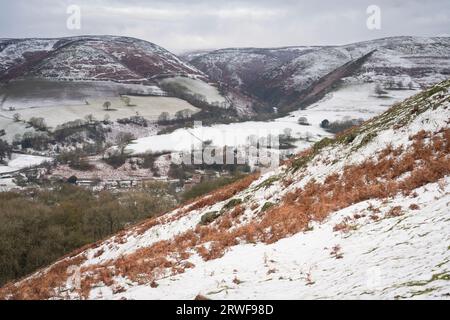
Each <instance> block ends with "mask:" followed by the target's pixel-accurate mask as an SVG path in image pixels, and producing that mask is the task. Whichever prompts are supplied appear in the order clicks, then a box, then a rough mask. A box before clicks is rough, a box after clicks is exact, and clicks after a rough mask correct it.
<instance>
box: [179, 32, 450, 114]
mask: <svg viewBox="0 0 450 320" xmlns="http://www.w3.org/2000/svg"><path fill="white" fill-rule="evenodd" d="M449 52H450V38H448V37H447V38H445V37H441V38H439V37H434V38H421V37H392V38H384V39H377V40H371V41H365V42H359V43H354V44H349V45H342V46H313V47H288V48H231V49H220V50H215V51H210V52H206V53H201V52H200V53H196V54H192V55H190V54H186V55H184V58H185V59H186V60H187V61H189V62H190V63H191V64H192V65H194V66H196V67H197V68H198V69H200V70H202V71H203V72H204V73H206V74H207V75H209V77H210V78H211V79H213V80H215V81H217V82H223V83H226V84H227V85H229V86H230V87H239V88H240V89H241V90H242V91H243V92H245V93H247V94H249V95H251V96H253V97H256V98H257V99H258V100H259V101H260V102H262V103H266V104H270V105H273V106H276V107H282V106H286V105H290V104H291V105H293V107H298V106H299V103H298V102H299V101H300V102H301V100H302V99H303V98H304V96H305V95H307V94H309V93H310V92H311V91H313V90H312V89H313V88H314V86H316V85H317V83H318V82H320V81H322V82H323V78H324V77H327V76H328V75H329V74H332V73H333V72H335V71H336V70H339V69H340V68H341V69H342V67H343V66H345V65H348V64H354V65H355V67H354V68H352V69H351V70H348V72H346V73H344V74H341V75H340V76H339V77H337V78H336V80H335V81H332V82H330V83H328V84H327V91H330V90H333V89H335V88H336V86H337V85H338V84H339V83H340V81H341V80H345V81H346V82H352V83H367V82H377V83H381V84H385V85H387V86H390V87H396V88H397V85H398V84H399V83H400V82H401V83H402V84H401V86H402V87H404V88H405V87H407V86H408V85H410V86H412V87H426V86H428V85H431V84H434V83H436V82H438V81H442V80H444V79H446V78H447V77H448V75H449V74H450V58H449ZM369 54H370V55H369ZM367 55H369V56H367ZM364 56H367V59H364V61H362V63H357V62H358V60H360V59H361V58H362V57H364ZM321 96H322V95H318V96H317V97H316V100H317V99H318V98H320V97H321ZM300 106H302V107H305V106H306V105H301V104H300Z"/></svg>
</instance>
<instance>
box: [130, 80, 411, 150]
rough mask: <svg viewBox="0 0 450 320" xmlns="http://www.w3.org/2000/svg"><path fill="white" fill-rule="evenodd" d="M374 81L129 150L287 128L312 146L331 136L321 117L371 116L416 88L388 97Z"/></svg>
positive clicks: (228, 141)
mask: <svg viewBox="0 0 450 320" xmlns="http://www.w3.org/2000/svg"><path fill="white" fill-rule="evenodd" d="M374 87H375V85H374V84H363V85H347V86H344V87H342V88H340V89H339V90H337V91H336V92H333V93H330V94H329V95H327V96H326V97H325V98H323V99H322V100H320V101H319V102H317V103H316V104H314V105H312V106H311V107H309V108H308V109H306V110H298V111H294V112H292V113H291V114H289V115H288V116H286V117H282V118H277V119H275V120H274V121H269V122H263V121H246V122H240V123H232V124H218V125H213V126H211V127H201V128H194V129H178V130H176V131H174V132H172V133H170V134H165V135H158V136H150V137H145V138H141V139H138V140H136V141H135V142H134V143H132V144H131V145H129V147H128V150H129V151H130V152H132V153H134V154H140V153H145V152H146V151H150V150H151V151H153V152H158V151H182V150H188V149H190V147H191V145H194V146H196V147H198V146H200V144H201V140H203V141H206V140H211V141H212V144H213V145H215V146H225V145H227V146H240V145H245V144H246V143H247V142H248V139H249V138H250V137H252V136H253V137H258V138H261V137H267V136H268V135H279V134H283V133H284V131H285V130H286V129H288V130H290V131H291V134H292V136H293V137H294V138H297V139H299V140H298V141H297V142H295V143H294V144H295V145H296V150H295V151H301V150H303V149H305V148H307V147H309V146H310V145H311V144H312V143H313V142H315V141H318V140H320V139H322V138H323V137H327V136H331V134H330V133H328V132H327V131H325V130H324V129H322V128H321V127H320V124H321V122H322V120H324V119H327V120H329V121H342V120H345V119H349V118H351V119H358V118H361V119H364V120H367V119H370V118H372V117H374V116H376V115H378V114H380V113H382V112H384V111H385V110H387V109H388V108H389V106H390V105H392V104H393V103H395V102H398V101H401V100H403V99H405V98H407V97H409V96H412V95H413V94H414V93H415V91H413V90H394V91H390V92H389V93H388V94H387V95H386V96H385V97H383V98H380V97H377V96H375V95H374ZM300 117H306V118H307V120H308V122H309V123H310V125H309V126H304V125H300V124H298V122H297V120H298V118H300Z"/></svg>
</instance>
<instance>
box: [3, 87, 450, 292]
mask: <svg viewBox="0 0 450 320" xmlns="http://www.w3.org/2000/svg"><path fill="white" fill-rule="evenodd" d="M449 119H450V80H447V81H445V82H443V83H441V84H438V85H436V86H434V87H432V88H430V89H428V90H426V91H424V92H422V93H420V94H417V95H416V96H414V97H412V98H409V99H407V100H405V101H404V102H402V103H398V104H395V105H394V106H392V108H390V109H389V110H388V111H386V112H385V113H383V114H381V115H380V116H377V117H375V118H374V119H372V120H370V121H367V122H366V123H364V124H363V125H362V126H360V127H358V128H355V129H353V130H351V131H349V132H347V133H345V134H342V135H340V136H338V137H337V138H336V139H334V140H333V139H329V138H325V139H323V140H322V141H320V142H319V143H317V144H315V145H314V146H313V147H312V148H311V149H309V150H308V151H305V152H302V153H301V154H299V155H298V156H296V157H295V158H293V159H291V160H290V161H288V162H286V163H285V164H284V165H283V166H281V167H279V168H278V169H276V170H274V171H271V172H268V173H266V174H264V175H262V176H258V175H252V176H248V177H246V178H245V179H243V180H241V181H238V182H236V183H234V184H232V185H229V186H226V187H224V188H222V189H219V190H217V191H214V192H212V193H211V194H209V195H207V196H204V197H201V198H199V199H195V200H194V201H192V202H191V203H188V204H185V205H183V206H181V207H179V208H177V209H176V210H174V211H172V212H169V213H167V214H165V215H163V216H160V217H158V218H154V219H152V220H148V221H145V222H144V223H142V224H140V225H137V226H135V227H131V228H129V229H128V230H125V231H123V232H121V233H119V234H117V235H116V236H114V237H112V238H110V239H107V240H105V241H101V242H99V243H96V244H93V245H91V246H88V247H86V248H82V249H80V250H79V251H77V252H74V253H72V254H71V255H68V256H67V257H65V258H63V259H61V260H60V261H58V262H56V263H55V264H53V265H51V266H49V267H48V268H45V269H43V270H40V271H38V272H36V273H35V274H33V275H31V276H29V277H27V278H25V279H23V280H21V281H19V282H17V283H13V284H9V285H7V286H5V287H3V288H2V289H1V290H0V297H2V298H6V299H8V298H19V299H68V298H72V299H77V298H89V299H173V298H181V299H194V298H195V297H196V296H197V295H201V296H203V297H206V298H210V299H218V298H225V299H231V298H240V299H254V298H262V299H266V298H272V299H274V298H290V299H304V298H323V299H330V298H337V299H344V298H364V299H371V298H387V299H409V298H430V299H431V298H441V299H442V298H448V296H449V294H450V286H449V284H448V281H449V277H450V273H449V272H450V271H449V268H450V262H449V261H450V251H449V247H448V245H449V240H450V238H449V234H450V232H449V231H450V220H449V205H450V185H449V183H450V158H449V151H450V127H449V124H450V120H449Z"/></svg>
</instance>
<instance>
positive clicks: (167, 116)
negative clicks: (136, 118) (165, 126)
mask: <svg viewBox="0 0 450 320" xmlns="http://www.w3.org/2000/svg"><path fill="white" fill-rule="evenodd" d="M169 120H170V114H169V113H168V112H166V111H164V112H162V113H161V114H160V115H159V117H158V122H160V123H164V122H167V121H169Z"/></svg>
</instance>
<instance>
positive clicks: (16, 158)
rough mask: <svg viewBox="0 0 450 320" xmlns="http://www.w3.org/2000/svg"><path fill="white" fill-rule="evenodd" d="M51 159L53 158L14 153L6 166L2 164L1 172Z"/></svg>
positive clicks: (36, 164)
mask: <svg viewBox="0 0 450 320" xmlns="http://www.w3.org/2000/svg"><path fill="white" fill-rule="evenodd" d="M50 160H51V158H47V157H40V156H32V155H28V154H19V153H13V154H12V156H11V160H9V161H8V164H7V165H6V166H5V165H3V166H2V165H0V174H1V173H9V172H15V171H18V170H21V169H25V168H28V167H34V166H38V165H40V164H42V163H43V162H45V161H50Z"/></svg>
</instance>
